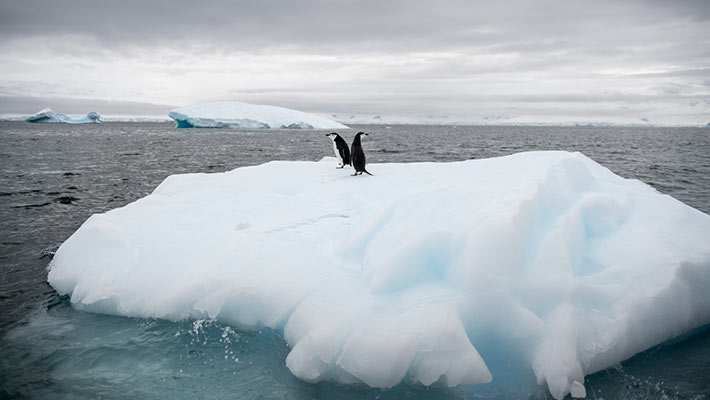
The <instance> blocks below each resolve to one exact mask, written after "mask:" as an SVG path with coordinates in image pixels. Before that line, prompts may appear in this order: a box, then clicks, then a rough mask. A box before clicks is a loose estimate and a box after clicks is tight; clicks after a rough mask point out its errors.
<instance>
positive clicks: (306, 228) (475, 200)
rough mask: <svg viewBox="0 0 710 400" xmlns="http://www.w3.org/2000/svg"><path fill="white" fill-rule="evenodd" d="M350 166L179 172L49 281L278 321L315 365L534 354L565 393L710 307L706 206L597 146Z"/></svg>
mask: <svg viewBox="0 0 710 400" xmlns="http://www.w3.org/2000/svg"><path fill="white" fill-rule="evenodd" d="M335 166H336V162H335V160H334V159H332V158H327V159H324V160H323V161H321V162H270V163H267V164H263V165H259V166H254V167H246V168H239V169H235V170H233V171H230V172H226V173H219V174H187V175H173V176H170V177H168V178H167V179H166V180H165V181H164V182H163V183H162V184H161V185H160V186H158V187H157V188H156V189H155V191H154V192H153V193H152V194H151V195H149V196H147V197H145V198H142V199H140V200H138V201H136V202H134V203H132V204H129V205H127V206H125V207H123V208H119V209H115V210H112V211H109V212H107V213H105V214H98V215H94V216H92V217H91V218H90V219H88V220H87V221H86V222H85V223H84V224H83V225H82V226H81V228H79V229H78V230H77V231H76V232H75V233H74V234H73V235H72V236H71V237H70V238H69V239H68V240H67V241H66V242H64V244H62V246H61V247H60V248H59V250H58V251H57V253H56V256H55V257H54V259H53V260H52V262H51V265H50V270H49V275H48V280H49V283H50V284H51V285H52V286H53V287H54V288H55V289H56V290H57V291H58V292H59V293H61V294H68V295H70V296H71V302H72V303H73V304H74V306H75V307H77V308H79V309H82V310H87V311H92V312H100V313H110V314H117V315H125V316H133V317H145V318H164V319H169V320H181V319H188V318H216V319H219V320H222V321H225V322H226V323H229V324H233V325H235V326H238V327H240V328H242V329H249V328H258V327H260V326H268V327H273V328H275V329H279V330H282V331H283V334H284V337H285V339H286V341H287V342H288V344H289V346H290V349H291V350H290V353H289V355H288V357H287V358H286V360H285V362H286V364H287V366H288V368H289V369H290V370H291V371H292V372H293V374H294V375H296V376H297V377H299V378H301V379H303V380H305V381H308V382H317V381H321V380H324V379H330V380H336V381H340V382H344V383H361V384H362V383H364V384H366V385H369V386H373V387H380V388H389V387H392V386H394V385H397V384H399V383H400V382H402V381H405V382H420V383H422V384H424V385H431V384H433V383H435V382H439V383H441V384H446V385H449V386H454V385H461V384H477V383H482V382H488V381H491V380H494V381H495V380H496V379H497V377H498V376H499V375H500V372H501V371H503V370H522V371H527V374H529V376H530V378H531V379H533V375H534V377H536V378H537V381H538V382H539V383H540V384H546V385H547V387H548V388H549V390H550V392H551V394H552V395H553V396H554V397H555V398H558V399H559V398H562V397H563V396H564V395H566V394H567V393H571V394H572V395H573V396H575V397H582V396H584V395H585V393H586V391H585V387H584V377H585V375H587V374H590V373H593V372H595V371H599V370H602V369H605V368H609V367H611V366H614V365H617V364H618V363H619V362H620V361H622V360H625V359H627V358H629V357H631V356H633V355H634V354H636V353H638V352H641V351H643V350H645V349H648V348H649V347H651V346H654V345H656V344H659V343H662V342H664V341H666V340H668V339H670V338H673V337H676V336H678V335H681V334H683V333H685V332H688V331H689V330H692V329H694V328H696V327H699V326H702V325H705V324H708V323H709V322H710V290H708V288H709V287H710V240H709V239H710V216H708V215H706V214H703V213H701V212H700V211H697V210H695V209H693V208H691V207H688V206H686V205H685V204H683V203H681V202H679V201H677V200H675V199H673V198H671V197H670V196H667V195H663V194H661V193H658V192H657V191H656V190H654V189H653V188H651V187H650V186H648V185H646V184H644V183H642V182H639V181H636V180H627V179H624V178H621V177H619V176H617V175H615V174H614V173H612V172H611V171H609V170H608V169H607V168H604V167H603V166H601V165H599V164H597V163H595V162H594V161H592V160H591V159H589V158H587V157H585V156H584V155H582V154H579V153H567V152H528V153H520V154H515V155H511V156H507V157H500V158H493V159H482V160H469V161H463V162H454V163H411V164H398V163H391V164H369V165H368V169H369V170H370V171H371V172H372V173H373V174H375V176H372V177H371V176H358V177H351V176H350V172H351V171H349V170H348V169H347V168H346V169H345V170H338V169H335ZM502 352H503V353H504V352H508V353H514V356H513V357H510V358H507V357H508V356H507V355H506V356H501V355H500V353H502ZM496 359H504V360H505V361H504V362H503V363H502V364H501V363H500V362H497V361H496ZM500 365H503V367H501V366H500ZM660 367H661V366H659V368H660Z"/></svg>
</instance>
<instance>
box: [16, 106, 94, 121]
mask: <svg viewBox="0 0 710 400" xmlns="http://www.w3.org/2000/svg"><path fill="white" fill-rule="evenodd" d="M25 121H27V122H38V123H50V124H100V123H101V121H102V120H101V114H99V113H97V112H96V111H91V112H90V113H88V114H86V116H85V117H81V118H72V117H70V116H68V115H66V114H62V113H58V112H56V111H52V109H51V108H44V109H42V110H40V111H37V113H35V115H32V116H29V117H27V118H25Z"/></svg>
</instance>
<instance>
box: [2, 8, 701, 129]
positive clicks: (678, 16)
mask: <svg viewBox="0 0 710 400" xmlns="http://www.w3.org/2000/svg"><path fill="white" fill-rule="evenodd" d="M708 37H710V3H709V2H707V1H704V0H700V1H680V2H663V1H644V2H640V1H639V2H633V1H630V2H613V1H609V2H605V1H602V2H594V3H588V2H577V1H572V2H570V1H543V2H527V1H518V2H514V1H496V2H489V3H481V2H471V1H465V0H460V1H459V0H442V1H439V2H435V3H434V2H415V1H388V2H376V1H354V0H335V1H315V0H310V1H299V2H282V1H272V0H267V1H259V2H231V1H207V2H205V3H204V4H202V3H201V4H200V5H199V6H197V5H195V4H194V2H187V1H182V0H179V1H152V2H139V1H126V2H122V3H121V5H120V6H117V5H116V4H115V3H111V2H95V1H73V2H71V3H69V4H62V5H61V6H58V5H57V4H56V2H51V1H31V0H30V1H24V2H11V1H3V3H2V4H1V5H0V95H1V96H6V97H14V96H18V97H24V98H43V97H55V98H69V99H88V100H90V99H96V100H102V101H105V102H112V101H113V102H123V103H124V104H125V103H126V102H138V103H156V104H165V105H166V107H169V106H179V105H186V104H194V103H199V102H206V101H213V100H226V99H232V100H241V101H247V102H256V103H269V104H276V105H281V106H286V107H292V108H298V109H302V110H304V111H310V112H319V113H323V114H363V115H367V114H381V115H382V116H390V118H392V119H397V118H399V119H402V120H412V121H416V120H426V119H427V118H429V117H430V116H433V118H439V117H441V116H447V117H448V118H449V119H450V120H452V121H461V122H464V121H469V122H481V121H490V120H491V119H496V118H500V119H502V120H508V121H513V122H526V121H527V122H565V121H566V122H600V121H609V122H624V123H636V122H644V120H648V121H650V122H651V123H660V124H693V125H698V124H702V125H704V124H705V123H707V122H710V39H708ZM5 103H6V102H3V103H0V105H3V107H5V106H4V104H5ZM10 103H11V102H10ZM34 111H36V110H25V112H27V113H31V112H34ZM78 111H82V110H78ZM78 111H77V112H78ZM140 111H142V110H140V108H137V109H136V112H140ZM3 112H20V111H19V110H10V109H9V108H6V109H4V110H3V109H0V113H3ZM104 112H105V113H106V112H108V113H110V112H111V111H110V107H109V110H108V111H104ZM437 116H438V117H437ZM706 120H707V121H706Z"/></svg>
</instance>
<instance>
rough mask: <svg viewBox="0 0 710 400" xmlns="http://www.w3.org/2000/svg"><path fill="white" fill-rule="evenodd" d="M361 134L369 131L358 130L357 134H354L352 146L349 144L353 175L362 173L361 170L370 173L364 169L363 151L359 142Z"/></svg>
mask: <svg viewBox="0 0 710 400" xmlns="http://www.w3.org/2000/svg"><path fill="white" fill-rule="evenodd" d="M362 135H369V133H365V132H358V133H357V135H355V139H353V144H352V146H350V151H351V152H352V162H353V164H352V165H353V169H355V173H353V176H355V175H362V173H363V172H364V173H366V174H368V175H372V174H371V173H369V172H367V170H366V169H365V162H366V161H365V152H364V151H363V150H362V143H360V136H362Z"/></svg>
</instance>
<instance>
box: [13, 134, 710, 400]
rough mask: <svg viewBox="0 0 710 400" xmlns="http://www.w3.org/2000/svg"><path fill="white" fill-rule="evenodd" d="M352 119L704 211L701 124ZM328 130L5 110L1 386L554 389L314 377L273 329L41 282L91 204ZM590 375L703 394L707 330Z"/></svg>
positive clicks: (347, 391) (95, 390)
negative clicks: (556, 158) (76, 297)
mask: <svg viewBox="0 0 710 400" xmlns="http://www.w3.org/2000/svg"><path fill="white" fill-rule="evenodd" d="M358 130H364V131H367V132H370V133H371V135H370V136H368V137H367V138H366V139H365V140H364V142H363V146H364V148H365V150H366V152H367V156H368V162H372V163H375V162H383V163H384V162H415V161H441V162H444V161H458V160H464V159H471V158H486V157H494V156H501V155H507V154H512V153H516V152H520V151H528V150H568V151H581V152H582V153H584V154H586V155H587V156H589V157H591V158H592V159H594V160H595V161H597V162H599V163H601V164H602V165H605V166H606V167H608V168H610V169H611V170H612V171H614V172H615V173H617V174H619V175H621V176H623V177H626V178H636V179H639V180H642V181H644V182H646V183H648V184H650V185H652V186H654V187H655V188H656V189H658V190H659V191H660V192H663V193H666V194H669V195H671V196H673V197H675V198H677V199H679V200H681V201H683V202H684V203H686V204H688V205H690V206H692V207H695V208H697V209H699V210H701V211H703V212H705V213H710V129H706V128H619V127H471V126H383V125H372V126H355V127H354V129H352V130H351V131H344V132H342V134H343V136H345V137H346V138H347V139H348V140H349V139H350V138H351V137H352V136H353V135H354V133H355V132H357V131H358ZM325 133H326V132H323V131H308V130H304V131H298V130H296V131H261V132H242V131H233V130H211V129H210V130H206V129H202V130H200V129H180V130H178V129H175V128H174V127H173V124H168V123H104V124H101V125H42V124H29V123H24V122H0V232H2V236H0V398H47V399H63V398H66V399H95V398H108V399H116V398H127V399H128V398H130V399H135V398H146V399H152V398H155V399H160V398H245V399H252V398H259V399H282V398H289V399H312V398H324V399H399V398H408V399H470V398H485V399H508V398H522V399H527V398H533V399H543V398H548V397H549V396H548V394H547V392H546V389H545V388H544V387H535V386H534V385H531V383H530V382H516V381H515V379H516V376H517V375H516V374H515V373H513V372H511V375H510V377H502V378H500V379H497V381H496V382H494V383H493V384H488V385H478V386H474V387H458V388H452V389H449V388H443V387H431V388H428V387H423V386H421V385H408V384H402V385H400V386H398V387H395V388H393V389H391V390H386V391H382V390H376V389H369V388H366V387H357V386H355V387H353V386H344V385H338V384H333V383H321V384H315V385H313V384H307V383H304V382H301V381H299V380H298V379H296V378H294V377H293V376H292V375H291V374H290V372H289V371H288V369H287V368H286V367H285V362H284V360H285V358H286V355H287V354H288V351H289V349H288V346H287V345H286V344H285V342H284V340H283V338H282V337H281V336H280V334H279V332H276V331H272V330H269V329H262V330H260V331H239V330H236V329H234V328H233V327H230V326H227V325H224V324H222V323H220V322H218V321H208V320H197V321H194V320H193V321H182V322H169V321H161V320H153V319H150V320H146V319H134V318H120V317H112V316H105V315H96V314H90V313H85V312H80V311H76V310H74V309H72V308H71V306H70V304H69V301H68V300H67V299H66V298H63V297H60V296H58V295H57V294H56V293H54V291H53V290H52V288H51V287H50V286H49V285H47V283H46V275H47V272H46V267H47V265H48V263H49V261H50V260H51V257H52V255H53V253H54V251H55V250H56V249H57V248H58V247H59V245H60V244H61V243H62V241H64V240H65V239H66V238H67V237H69V235H71V234H72V233H73V232H74V231H75V230H76V229H77V228H78V227H79V226H80V225H81V224H82V223H83V222H84V221H85V220H86V219H87V218H88V217H89V216H90V215H92V214H94V213H99V212H105V211H108V210H110V209H113V208H116V207H121V206H123V205H126V204H128V203H130V202H132V201H135V200H137V199H139V198H141V197H143V196H145V195H147V194H148V193H150V192H151V191H152V190H153V189H154V188H155V187H156V186H157V185H158V184H159V183H160V182H161V181H162V180H163V179H164V178H165V177H167V176H169V175H172V174H176V173H191V172H222V171H227V170H231V169H234V168H236V167H240V166H246V165H255V164H260V163H263V162H267V161H271V160H311V161H317V160H319V159H321V158H322V157H324V156H332V145H331V142H330V139H328V138H326V137H325V136H324V134H325ZM709 239H710V238H709ZM709 290H710V288H709ZM585 385H586V387H587V393H588V398H590V399H602V398H605V399H646V398H658V399H661V398H663V399H708V398H710V329H709V328H708V327H705V328H701V329H698V330H697V331H695V332H691V333H689V334H687V335H685V336H684V337H682V338H678V339H676V340H674V341H672V342H669V343H666V344H663V345H661V346H657V347H655V348H653V349H650V350H648V351H646V352H644V353H641V354H639V355H637V356H635V357H633V358H631V359H629V360H627V361H626V362H624V363H622V364H621V365H619V366H618V367H616V368H612V369H609V370H606V371H602V372H599V373H597V374H594V375H591V376H589V377H587V380H586V382H585Z"/></svg>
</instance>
